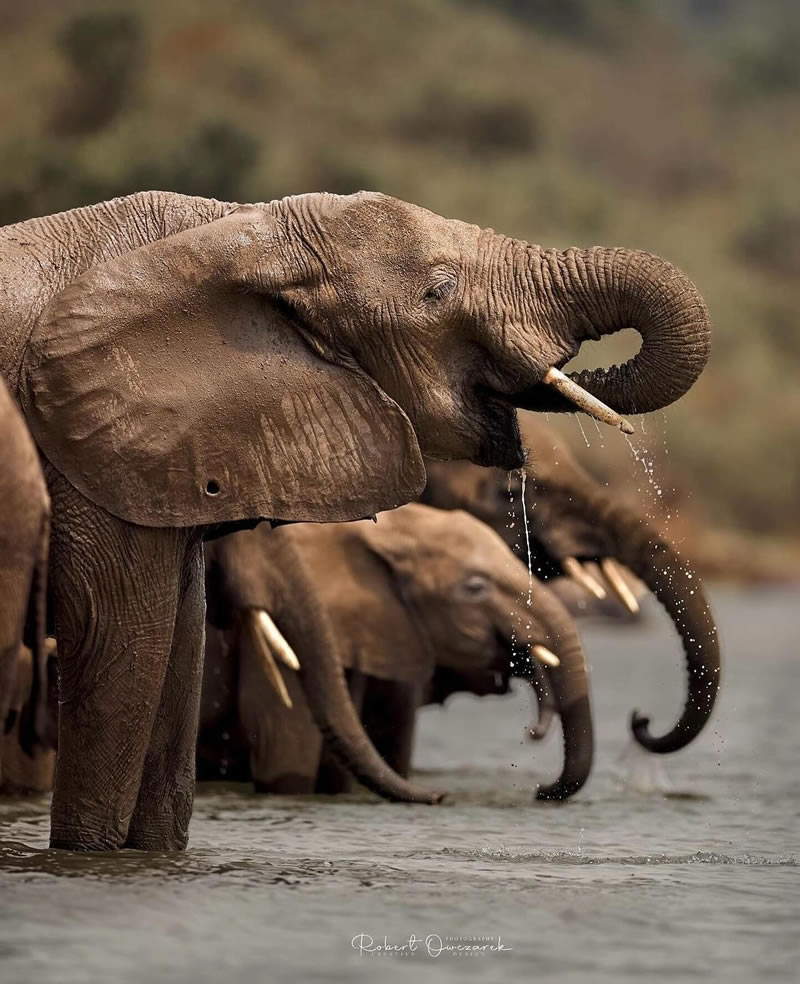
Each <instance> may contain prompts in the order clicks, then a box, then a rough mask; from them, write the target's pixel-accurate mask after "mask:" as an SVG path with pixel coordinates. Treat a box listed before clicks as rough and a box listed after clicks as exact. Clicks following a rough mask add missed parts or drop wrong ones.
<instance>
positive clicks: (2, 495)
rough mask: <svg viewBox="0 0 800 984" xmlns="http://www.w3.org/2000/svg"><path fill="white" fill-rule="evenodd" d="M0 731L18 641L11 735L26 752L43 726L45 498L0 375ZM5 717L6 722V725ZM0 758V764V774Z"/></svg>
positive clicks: (36, 459)
mask: <svg viewBox="0 0 800 984" xmlns="http://www.w3.org/2000/svg"><path fill="white" fill-rule="evenodd" d="M0 435H2V444H0V734H2V732H3V730H4V728H5V727H6V721H7V717H8V715H9V712H13V714H14V715H15V716H17V712H18V710H20V709H19V708H16V707H14V708H12V704H14V698H15V695H16V693H17V691H18V687H17V682H16V681H17V665H18V657H19V653H20V647H21V645H22V642H23V638H24V639H25V641H27V642H28V643H29V645H30V646H31V648H32V650H33V665H32V669H31V699H30V700H28V701H26V702H25V713H24V714H20V715H19V720H18V722H17V726H16V727H17V731H16V733H17V735H18V737H19V741H20V743H21V746H22V748H24V749H25V751H26V752H28V753H32V752H33V749H34V747H35V746H36V745H37V744H39V743H41V742H42V741H43V740H44V731H45V727H46V711H47V707H46V700H47V693H46V690H47V688H46V662H47V652H46V646H45V629H46V626H45V618H46V615H45V604H46V596H47V552H48V540H49V530H50V500H49V497H48V495H47V488H46V486H45V481H44V476H43V475H42V469H41V466H40V464H39V456H38V454H37V452H36V447H35V445H34V443H33V440H32V439H31V436H30V434H29V433H28V429H27V427H26V426H25V421H24V419H23V417H22V415H21V414H20V412H19V409H18V408H17V406H16V404H15V403H14V400H13V399H12V397H11V395H10V393H9V391H8V389H7V388H6V386H5V384H4V382H3V379H2V377H0ZM12 724H13V722H12V721H8V726H9V727H11V726H12ZM1 778H2V762H0V779H1Z"/></svg>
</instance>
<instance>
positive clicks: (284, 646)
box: [256, 608, 300, 670]
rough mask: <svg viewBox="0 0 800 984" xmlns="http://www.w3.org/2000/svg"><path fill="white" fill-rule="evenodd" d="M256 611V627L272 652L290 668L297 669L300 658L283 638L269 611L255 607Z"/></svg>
mask: <svg viewBox="0 0 800 984" xmlns="http://www.w3.org/2000/svg"><path fill="white" fill-rule="evenodd" d="M256 613H257V616H258V627H259V629H260V630H261V631H262V632H263V634H264V639H265V641H266V642H267V645H268V646H269V648H270V649H271V650H272V652H273V653H274V654H275V655H276V656H277V657H278V659H279V660H280V661H281V662H282V663H285V664H286V666H288V667H289V669H290V670H299V669H300V660H299V659H298V658H297V655H296V653H295V651H294V649H292V647H291V646H290V645H289V643H288V642H287V641H286V639H285V638H284V635H283V633H282V632H281V630H280V629H279V628H278V626H277V625H276V624H275V623H274V622H273V620H272V617H271V616H270V614H269V612H267V611H266V610H265V609H263V608H257V609H256Z"/></svg>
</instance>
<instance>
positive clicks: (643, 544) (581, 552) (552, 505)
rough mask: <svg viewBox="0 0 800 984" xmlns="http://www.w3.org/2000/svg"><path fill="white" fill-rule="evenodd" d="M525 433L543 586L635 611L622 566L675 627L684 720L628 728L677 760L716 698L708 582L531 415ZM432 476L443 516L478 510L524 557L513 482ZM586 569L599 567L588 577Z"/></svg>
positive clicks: (455, 466)
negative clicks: (571, 588) (560, 586)
mask: <svg viewBox="0 0 800 984" xmlns="http://www.w3.org/2000/svg"><path fill="white" fill-rule="evenodd" d="M522 428H523V432H524V434H525V437H526V440H527V441H528V442H529V443H530V447H531V449H532V453H531V462H530V463H529V464H528V465H527V466H526V469H525V473H526V479H527V481H526V490H525V491H526V496H527V500H528V508H527V516H528V524H529V538H530V540H531V542H532V543H533V544H534V553H535V558H536V559H535V562H534V568H535V569H538V570H539V571H540V572H541V573H542V574H543V576H544V577H545V578H546V579H551V578H553V577H559V576H561V575H565V574H566V575H569V576H571V577H573V578H577V579H579V583H580V584H581V585H583V586H584V587H585V588H586V589H587V590H589V591H591V592H593V593H594V594H595V596H599V595H604V594H606V593H612V592H613V593H615V594H616V595H617V597H619V598H620V600H621V601H622V602H623V604H625V605H626V606H627V607H628V609H629V610H636V608H637V605H636V601H635V598H634V597H633V595H632V594H631V592H630V589H629V587H628V586H627V584H626V582H625V580H624V579H623V577H624V575H623V574H622V572H621V571H620V569H619V567H618V564H623V565H625V567H626V568H628V569H629V570H630V571H632V572H633V573H634V574H635V575H636V577H638V578H639V579H640V580H641V581H642V582H643V583H644V584H645V585H646V586H647V588H649V590H650V591H652V592H653V594H654V595H655V596H656V598H657V599H658V600H659V601H660V603H661V604H662V605H663V606H664V608H665V609H666V610H667V613H668V614H669V616H670V618H671V619H672V622H673V624H674V625H675V628H676V630H677V632H678V635H679V637H680V640H681V643H682V645H683V649H684V653H685V656H686V664H687V676H688V689H687V696H686V701H685V704H684V707H683V711H682V713H681V716H680V718H679V720H678V722H677V723H676V724H675V726H674V727H673V728H671V729H670V730H669V731H668V732H667V733H666V734H664V735H662V736H659V737H655V736H653V735H651V734H650V731H649V729H648V719H647V718H645V717H643V716H641V715H640V714H639V713H638V712H634V713H633V715H632V719H631V726H632V730H633V734H634V737H635V738H636V740H637V741H638V742H639V743H640V744H641V745H642V746H643V747H645V748H647V749H648V750H649V751H652V752H662V753H668V752H674V751H677V750H679V749H681V748H683V747H685V746H686V745H688V744H689V743H690V742H691V741H692V740H693V739H694V738H695V737H696V736H697V735H698V734H699V733H700V731H702V729H703V727H704V726H705V724H706V722H707V721H708V719H709V717H710V715H711V712H712V710H713V707H714V702H715V700H716V695H717V691H718V689H719V678H720V650H719V640H718V638H717V633H716V627H715V624H714V619H713V616H712V613H711V608H710V606H709V603H708V600H707V599H706V596H705V592H704V590H703V586H702V583H701V581H700V579H699V578H698V576H697V575H696V574H695V573H694V572H693V571H692V570H691V568H690V567H689V566H688V565H687V563H686V562H685V561H684V560H683V558H681V557H680V556H679V554H678V553H677V552H676V550H675V549H674V547H672V546H671V544H669V543H668V541H667V540H666V539H665V538H664V537H663V536H662V535H661V534H660V533H658V532H657V530H655V529H654V527H653V526H652V524H650V523H649V522H648V521H647V520H646V519H645V517H644V516H642V515H641V514H640V513H639V512H638V511H636V510H635V509H633V508H631V507H630V506H628V505H626V504H624V503H622V502H620V501H619V499H618V498H617V497H616V496H615V495H614V494H613V493H612V492H610V491H609V490H608V489H607V488H605V487H604V486H602V485H601V484H600V483H599V482H597V481H595V480H594V479H593V478H591V476H590V475H588V474H587V472H586V471H585V470H584V469H583V468H582V467H581V466H580V465H579V463H578V462H577V461H576V460H575V458H574V456H573V455H572V453H571V452H570V450H569V448H568V447H567V446H566V445H565V444H564V442H563V440H561V439H559V437H558V436H557V435H556V434H555V433H554V432H553V431H552V430H550V429H549V428H547V427H545V426H544V425H543V424H541V423H540V422H539V421H537V420H536V419H535V418H534V417H533V416H531V415H526V416H525V418H524V420H523V422H522ZM430 474H431V478H430V481H429V485H428V489H427V490H426V493H425V499H426V501H429V502H431V504H434V505H440V506H443V507H445V508H473V509H474V510H475V511H476V514H477V515H479V516H480V517H481V518H482V519H483V520H484V521H485V522H489V523H490V524H491V525H492V526H493V527H494V528H495V529H496V530H497V531H498V532H499V533H501V534H502V535H504V537H505V538H506V540H507V541H508V542H511V543H514V544H515V545H517V547H519V546H520V545H521V546H522V548H523V549H524V543H525V537H524V533H522V532H521V531H520V526H519V523H520V517H519V516H518V515H517V516H516V517H515V518H514V519H509V515H508V512H509V491H508V489H509V478H508V476H506V475H505V474H503V473H500V472H497V471H494V472H487V471H485V470H482V469H477V468H473V467H472V466H470V465H468V464H465V463H461V462H455V463H452V464H447V465H443V464H442V465H437V466H436V467H434V468H432V469H431V470H430ZM511 482H512V493H511V494H512V498H513V499H514V500H515V501H516V502H519V499H520V496H521V494H522V489H521V483H520V481H519V479H518V478H512V479H511ZM587 564H591V565H597V566H596V567H594V568H593V567H589V568H588V569H587ZM595 570H596V571H597V573H595Z"/></svg>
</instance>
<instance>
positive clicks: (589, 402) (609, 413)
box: [542, 366, 633, 434]
mask: <svg viewBox="0 0 800 984" xmlns="http://www.w3.org/2000/svg"><path fill="white" fill-rule="evenodd" d="M542 382H543V383H547V385H548V386H552V387H553V389H556V390H558V392H559V393H560V394H561V395H562V396H565V397H566V398H567V399H568V400H572V402H573V403H574V404H575V406H576V407H579V408H580V409H581V410H583V411H584V413H588V414H589V416H590V417H595V418H596V419H597V420H602V421H603V423H606V424H611V426H612V427H619V429H620V430H621V431H622V433H623V434H633V424H632V423H630V421H628V420H625V419H624V417H620V415H619V414H618V413H617V411H616V410H612V409H611V407H608V406H606V405H605V403H603V402H602V400H598V399H597V397H596V396H592V394H591V393H590V392H589V391H588V390H585V389H584V388H583V387H582V386H578V384H577V383H576V382H575V381H574V380H572V379H570V378H569V376H565V375H564V373H563V372H560V371H559V370H558V369H556V367H555V366H552V367H551V368H550V369H548V370H547V372H546V373H545V376H544V379H543V380H542Z"/></svg>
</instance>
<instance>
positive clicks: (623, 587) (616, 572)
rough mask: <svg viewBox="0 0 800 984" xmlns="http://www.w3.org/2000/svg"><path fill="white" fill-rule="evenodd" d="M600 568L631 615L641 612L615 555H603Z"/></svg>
mask: <svg viewBox="0 0 800 984" xmlns="http://www.w3.org/2000/svg"><path fill="white" fill-rule="evenodd" d="M600 568H601V570H602V571H603V573H604V574H605V576H606V580H607V581H608V583H609V584H610V585H611V587H612V589H613V591H614V594H615V595H616V596H617V598H619V600H620V601H621V602H622V604H623V605H624V606H625V607H626V608H627V609H628V611H629V612H630V613H631V615H638V614H639V602H638V601H637V600H636V595H634V593H633V591H631V589H630V587H629V585H628V582H627V581H626V580H625V575H624V574H623V573H622V568H621V567H620V565H619V564H618V563H617V562H616V560H614V558H613V557H603V559H602V560H601V561H600Z"/></svg>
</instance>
